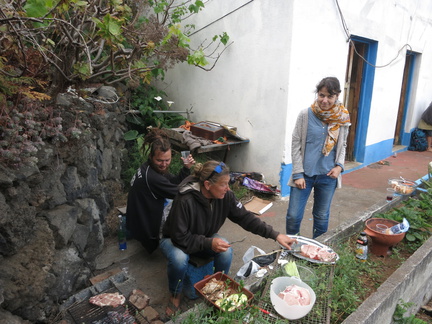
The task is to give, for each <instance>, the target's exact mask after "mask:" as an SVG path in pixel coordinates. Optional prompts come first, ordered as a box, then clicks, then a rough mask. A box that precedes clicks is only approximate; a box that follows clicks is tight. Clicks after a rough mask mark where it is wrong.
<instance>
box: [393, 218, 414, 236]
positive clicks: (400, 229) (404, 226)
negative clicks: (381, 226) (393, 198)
mask: <svg viewBox="0 0 432 324" xmlns="http://www.w3.org/2000/svg"><path fill="white" fill-rule="evenodd" d="M409 227H410V225H409V223H408V221H407V220H406V218H404V219H403V221H402V223H399V224H396V225H394V226H392V227H390V233H391V234H400V233H405V232H407V231H408V230H409Z"/></svg>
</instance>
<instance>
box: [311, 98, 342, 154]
mask: <svg viewBox="0 0 432 324" xmlns="http://www.w3.org/2000/svg"><path fill="white" fill-rule="evenodd" d="M311 108H312V112H313V113H314V114H315V116H317V117H318V118H319V119H320V120H321V121H322V122H323V123H326V124H328V127H327V131H328V134H327V137H326V140H325V143H324V147H323V150H322V153H323V154H324V156H328V155H329V154H330V151H331V150H332V149H333V147H334V146H335V145H336V143H337V141H338V137H339V128H340V126H341V125H344V124H346V123H349V122H350V116H349V112H348V110H347V109H346V108H345V107H344V105H343V104H342V103H340V102H339V101H336V103H335V104H334V105H333V106H332V107H331V108H330V109H328V110H322V109H321V108H320V107H319V106H318V102H317V101H316V100H315V102H314V103H313V104H312V105H311Z"/></svg>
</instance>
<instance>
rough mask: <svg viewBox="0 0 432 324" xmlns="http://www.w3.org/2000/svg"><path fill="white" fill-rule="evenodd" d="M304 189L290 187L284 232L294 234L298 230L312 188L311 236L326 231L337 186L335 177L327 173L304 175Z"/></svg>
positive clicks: (316, 235) (297, 232) (314, 236)
mask: <svg viewBox="0 0 432 324" xmlns="http://www.w3.org/2000/svg"><path fill="white" fill-rule="evenodd" d="M304 179H305V181H306V189H299V188H296V187H291V194H290V198H289V205H288V211H287V215H286V233H287V234H289V235H296V234H299V232H300V224H301V222H302V220H303V215H304V211H305V208H306V204H307V201H308V199H309V196H310V193H311V191H312V188H313V189H314V203H313V210H312V215H313V238H316V237H318V236H320V235H321V234H324V233H325V232H327V229H328V222H329V217H330V205H331V202H332V199H333V195H334V192H335V190H336V186H337V179H333V178H330V177H328V176H327V175H325V174H324V175H316V176H313V177H308V176H306V175H305V176H304Z"/></svg>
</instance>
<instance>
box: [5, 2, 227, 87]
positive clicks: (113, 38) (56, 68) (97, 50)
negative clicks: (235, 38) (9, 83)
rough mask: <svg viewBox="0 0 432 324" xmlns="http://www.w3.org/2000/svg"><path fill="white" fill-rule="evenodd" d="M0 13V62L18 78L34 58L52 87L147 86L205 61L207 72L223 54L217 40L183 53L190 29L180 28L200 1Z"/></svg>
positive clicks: (49, 5)
mask: <svg viewBox="0 0 432 324" xmlns="http://www.w3.org/2000/svg"><path fill="white" fill-rule="evenodd" d="M0 7H1V9H2V14H3V15H2V17H0V23H1V25H2V29H1V30H0V32H2V34H4V37H2V39H4V40H5V41H4V42H3V43H2V45H6V46H2V47H3V48H2V49H0V56H4V57H8V58H9V60H10V61H11V62H15V63H16V64H17V66H16V67H17V68H19V69H21V70H22V71H25V72H26V71H28V70H29V68H30V67H31V66H30V64H29V62H30V61H31V60H32V58H33V57H38V61H40V62H41V63H42V64H41V65H42V66H43V67H44V68H42V69H39V72H42V73H44V71H45V73H46V74H47V75H48V77H49V78H50V80H52V81H53V83H55V84H56V85H57V86H64V85H65V84H71V83H75V84H76V83H80V82H82V81H90V82H103V83H110V84H113V83H114V82H119V81H124V80H130V81H133V82H135V83H136V82H139V81H140V80H143V81H145V82H147V83H149V82H150V81H151V79H152V78H153V77H155V76H163V74H164V71H165V70H166V69H168V68H170V67H171V66H173V65H174V64H176V63H179V62H185V61H186V62H188V63H189V64H192V65H196V66H199V67H201V68H204V67H205V66H208V65H211V64H210V63H209V61H212V62H213V64H212V67H213V66H214V64H216V61H217V60H218V58H219V56H220V55H221V54H222V52H223V50H221V51H220V50H219V49H218V48H219V45H224V46H226V45H227V44H228V41H229V37H228V35H227V34H226V33H222V34H221V35H215V36H213V37H212V38H211V41H210V42H209V41H204V42H203V43H202V44H201V46H200V47H198V48H192V47H191V45H190V40H189V38H188V34H189V33H191V31H193V29H194V28H195V27H194V25H190V24H184V20H185V19H186V18H188V17H190V16H191V15H196V14H198V13H199V12H200V11H201V10H202V9H203V8H204V3H203V2H202V1H201V0H185V1H174V0H167V1H130V0H110V1H105V2H100V1H97V0H85V1H78V0H67V1H52V0H28V1H25V2H19V1H14V0H12V1H11V2H10V3H9V2H8V3H7V5H5V4H0ZM27 48H30V49H34V52H32V53H29V52H28V51H27V50H26V49H27ZM225 48H226V47H225ZM5 52H7V54H13V55H4V54H3V53H5ZM207 52H208V53H209V54H207ZM214 53H216V55H214ZM212 67H211V68H212ZM211 68H205V69H207V70H209V69H211ZM49 74H52V75H49ZM15 76H19V73H15Z"/></svg>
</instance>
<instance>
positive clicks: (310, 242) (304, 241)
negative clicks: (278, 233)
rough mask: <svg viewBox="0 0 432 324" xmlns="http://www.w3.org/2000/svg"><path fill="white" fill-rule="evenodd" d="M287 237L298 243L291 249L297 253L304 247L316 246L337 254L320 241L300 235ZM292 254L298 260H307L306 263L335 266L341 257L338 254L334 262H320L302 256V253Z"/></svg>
mask: <svg viewBox="0 0 432 324" xmlns="http://www.w3.org/2000/svg"><path fill="white" fill-rule="evenodd" d="M287 236H288V237H290V238H293V239H296V240H297V243H294V244H293V245H292V247H291V248H292V249H293V250H296V251H298V250H300V248H301V246H302V245H314V246H317V247H320V248H323V249H326V251H327V252H331V253H336V252H335V251H333V249H332V248H330V247H328V246H327V245H324V244H322V243H320V242H318V241H315V240H313V239H310V238H307V237H303V236H299V235H287ZM291 254H292V255H294V256H295V257H296V258H299V259H303V260H306V261H309V262H312V263H319V264H335V263H336V261H338V260H339V255H338V254H337V253H336V259H335V260H333V261H320V260H315V259H311V258H308V257H305V256H303V255H301V253H299V252H292V253H291Z"/></svg>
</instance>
